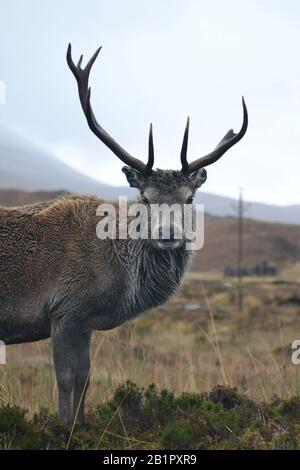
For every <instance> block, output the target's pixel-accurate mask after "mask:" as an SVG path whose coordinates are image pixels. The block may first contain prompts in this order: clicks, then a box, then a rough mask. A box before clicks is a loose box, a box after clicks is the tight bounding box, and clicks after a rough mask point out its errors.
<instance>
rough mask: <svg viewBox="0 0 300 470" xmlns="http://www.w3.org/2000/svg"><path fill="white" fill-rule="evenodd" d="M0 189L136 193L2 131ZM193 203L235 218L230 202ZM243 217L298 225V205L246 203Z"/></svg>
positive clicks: (205, 199) (203, 198)
mask: <svg viewBox="0 0 300 470" xmlns="http://www.w3.org/2000/svg"><path fill="white" fill-rule="evenodd" d="M0 189H17V190H19V191H20V194H21V193H22V191H26V192H33V191H54V192H57V191H69V192H70V191H71V192H77V193H84V194H96V195H98V196H100V197H103V198H108V199H115V198H117V197H118V196H119V195H121V194H122V195H127V196H128V197H133V196H134V195H135V194H136V192H135V190H133V189H131V188H129V187H128V186H120V187H115V186H110V185H107V184H104V183H101V182H99V181H97V180H95V179H93V178H90V177H89V176H86V175H84V174H82V173H80V172H78V171H76V170H75V169H74V168H72V167H70V166H68V165H66V164H65V163H63V162H62V161H61V160H59V159H58V158H56V157H54V156H53V155H51V154H49V153H47V152H46V151H45V150H43V149H40V148H38V147H37V146H35V145H33V144H30V143H28V142H26V141H25V140H23V139H22V138H20V137H17V136H11V135H5V134H4V133H3V132H2V133H1V134H0ZM20 194H19V196H20ZM20 197H21V196H20ZM12 198H13V196H12ZM196 200H197V202H201V203H204V205H205V211H206V212H207V213H209V214H212V215H215V216H221V217H224V216H233V217H234V216H236V212H235V210H234V206H235V205H236V201H235V200H234V199H231V198H228V197H224V196H217V195H214V194H208V193H206V192H205V190H204V191H201V192H199V193H198V195H197V199H196ZM2 204H3V202H2ZM246 215H247V217H248V218H251V219H257V220H264V221H268V222H279V223H290V224H299V225H300V205H292V206H286V207H280V206H276V205H271V204H263V203H257V202H255V203H250V204H249V208H248V211H247V214H246Z"/></svg>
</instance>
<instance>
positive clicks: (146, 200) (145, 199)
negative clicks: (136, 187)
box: [142, 196, 149, 205]
mask: <svg viewBox="0 0 300 470" xmlns="http://www.w3.org/2000/svg"><path fill="white" fill-rule="evenodd" d="M142 203H143V204H146V205H148V204H149V199H147V198H146V196H142Z"/></svg>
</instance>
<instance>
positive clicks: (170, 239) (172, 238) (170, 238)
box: [159, 225, 178, 243]
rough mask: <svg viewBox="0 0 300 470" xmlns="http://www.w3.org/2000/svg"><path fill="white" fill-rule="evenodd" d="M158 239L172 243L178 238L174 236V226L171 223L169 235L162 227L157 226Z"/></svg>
mask: <svg viewBox="0 0 300 470" xmlns="http://www.w3.org/2000/svg"><path fill="white" fill-rule="evenodd" d="M159 240H160V241H161V242H163V243H174V242H175V241H176V240H178V239H177V238H176V237H175V228H174V226H173V225H172V226H171V227H170V230H169V235H166V234H164V230H163V227H161V226H160V227H159Z"/></svg>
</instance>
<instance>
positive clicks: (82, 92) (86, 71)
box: [67, 44, 154, 176]
mask: <svg viewBox="0 0 300 470" xmlns="http://www.w3.org/2000/svg"><path fill="white" fill-rule="evenodd" d="M71 48H72V46H71V44H69V46H68V50H67V63H68V66H69V68H70V70H71V71H72V73H73V75H74V77H75V78H76V81H77V84H78V93H79V99H80V103H81V107H82V109H83V112H84V114H85V117H86V120H87V122H88V125H89V128H90V129H91V131H92V132H93V133H94V134H95V135H96V136H97V137H98V138H99V139H100V140H101V141H102V142H103V143H104V144H105V145H106V146H107V147H108V148H109V149H110V150H112V152H114V154H115V155H117V157H118V158H119V159H120V160H122V162H124V163H126V165H129V166H130V167H131V168H135V169H136V170H137V171H139V172H140V173H142V174H143V175H144V176H149V175H150V174H151V172H152V167H153V163H154V152H153V136H152V125H151V126H150V133H149V156H148V162H147V164H146V165H145V163H143V162H142V161H141V160H139V159H137V158H135V157H133V156H132V155H130V154H129V153H128V152H126V150H124V149H123V148H122V147H121V146H120V145H119V144H118V143H117V142H116V141H115V140H114V139H113V138H112V137H111V136H110V135H109V134H108V133H107V132H106V131H105V130H104V129H103V127H101V126H100V124H99V123H98V122H97V120H96V118H95V115H94V112H93V110H92V106H91V88H90V87H89V75H90V71H91V68H92V66H93V64H94V62H95V60H96V59H97V56H98V54H99V52H100V50H101V47H99V48H98V49H97V50H96V52H95V53H94V55H93V56H92V57H91V59H90V60H89V61H88V63H87V65H86V66H85V68H82V67H81V64H82V59H83V56H82V55H81V56H80V59H79V62H78V64H77V66H76V65H75V64H74V62H73V60H72V53H71Z"/></svg>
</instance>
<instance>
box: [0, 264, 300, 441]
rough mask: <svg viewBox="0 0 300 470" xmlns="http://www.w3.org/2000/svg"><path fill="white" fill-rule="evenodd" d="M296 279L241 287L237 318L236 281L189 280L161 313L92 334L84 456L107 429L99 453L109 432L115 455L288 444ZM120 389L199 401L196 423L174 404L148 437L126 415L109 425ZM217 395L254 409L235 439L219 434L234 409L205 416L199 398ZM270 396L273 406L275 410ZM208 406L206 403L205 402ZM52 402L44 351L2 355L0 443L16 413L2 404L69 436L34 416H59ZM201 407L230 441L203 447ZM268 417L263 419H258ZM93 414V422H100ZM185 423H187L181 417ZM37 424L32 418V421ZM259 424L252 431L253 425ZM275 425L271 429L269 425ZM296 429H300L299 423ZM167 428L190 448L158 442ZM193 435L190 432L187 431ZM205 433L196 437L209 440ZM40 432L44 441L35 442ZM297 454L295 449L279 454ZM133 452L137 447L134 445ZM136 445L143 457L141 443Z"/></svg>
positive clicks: (299, 383)
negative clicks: (220, 390) (219, 389)
mask: <svg viewBox="0 0 300 470" xmlns="http://www.w3.org/2000/svg"><path fill="white" fill-rule="evenodd" d="M299 271H300V270H299V268H298V269H296V268H294V269H293V270H291V269H290V270H289V271H287V272H284V273H282V275H281V277H278V278H274V279H252V278H251V279H248V280H247V279H246V280H245V282H244V311H243V312H237V310H236V308H235V304H236V285H235V279H224V278H223V277H222V276H221V275H219V274H217V273H210V274H203V273H201V274H199V273H191V274H190V275H189V277H188V279H187V281H186V282H185V284H184V285H183V287H182V290H181V292H180V293H179V294H178V295H177V296H176V297H175V298H174V299H173V300H172V301H171V302H170V303H168V304H167V305H165V306H163V307H161V308H159V309H157V310H155V311H153V312H150V313H149V314H146V315H144V316H142V317H141V318H139V319H137V320H135V321H134V322H130V323H128V324H124V325H122V326H121V327H119V328H117V329H116V330H114V331H111V332H105V333H100V332H99V333H95V334H94V337H93V345H92V376H91V386H90V389H89V391H88V396H87V405H88V410H89V412H90V414H91V416H90V421H89V428H88V430H83V431H80V432H83V433H84V436H85V438H86V439H87V441H86V440H85V438H84V439H83V438H82V439H83V441H82V442H83V444H82V446H83V447H85V448H87V447H89V448H90V447H93V445H94V444H95V442H94V441H93V439H96V437H95V434H97V435H98V437H99V433H100V435H101V432H103V431H104V430H105V428H106V426H107V424H108V428H107V429H106V430H105V433H104V434H105V435H104V436H103V438H102V443H101V446H102V445H103V446H106V447H107V442H108V441H107V436H109V433H110V432H112V433H113V434H118V435H121V437H118V438H117V437H116V438H115V439H116V441H114V439H112V440H111V442H112V444H111V445H114V446H116V447H118V446H119V447H122V448H124V447H126V446H127V447H128V446H129V445H133V443H132V441H131V440H130V439H131V438H132V439H133V440H134V439H138V437H137V436H138V435H139V436H141V435H143V436H144V437H143V439H142V440H144V441H145V442H148V444H147V445H152V446H153V445H154V446H155V445H157V446H159V447H169V448H170V446H172V445H173V447H174V446H175V447H174V448H176V445H177V446H179V448H180V446H181V447H184V446H187V445H190V446H191V447H193V448H195V446H196V448H197V446H198V447H199V446H200V447H201V446H204V447H205V446H206V447H210V446H212V447H216V446H217V447H222V446H224V447H230V446H231V447H233V448H238V447H239V446H243V445H245V446H248V447H249V446H250V443H249V442H250V441H251V439H252V441H253V444H252V446H253V447H255V446H257V447H258V446H265V447H264V448H268V446H271V447H276V446H277V447H280V446H284V444H283V441H282V440H281V439H283V437H282V436H281V434H282V435H285V436H286V438H287V436H289V437H288V439H290V440H291V439H292V437H291V436H292V434H293V432H295V429H294V428H295V426H296V427H297V419H298V418H299V416H300V414H299V411H298V408H297V407H298V405H299V403H298V401H297V400H296V401H295V400H294V399H293V397H295V396H297V395H299V391H300V366H298V367H296V366H294V365H293V364H292V362H291V353H292V350H291V344H292V342H293V341H294V340H295V339H300V325H299V319H300V290H299V284H300V272H299ZM127 380H130V381H132V382H134V383H137V384H139V386H140V387H144V388H145V389H147V388H148V387H149V385H150V384H152V383H155V384H156V386H157V387H158V390H162V389H167V390H169V391H172V392H174V394H175V396H176V397H180V396H181V395H182V393H190V394H196V395H190V398H189V400H193V399H195V400H196V401H197V400H198V401H197V406H196V405H195V406H196V408H195V409H197V411H195V416H194V418H193V419H195V422H194V421H193V422H189V419H188V418H187V416H188V415H191V413H190V411H186V417H185V418H182V416H181V411H180V410H181V407H182V406H183V405H182V403H181V404H178V403H177V402H176V399H177V398H176V399H175V398H174V400H175V402H176V403H177V404H174V403H175V402H174V403H173V405H172V406H173V407H175V408H174V409H173V412H172V413H173V418H174V416H175V418H174V419H173V418H172V419H170V420H169V421H168V423H169V424H168V423H160V422H157V421H155V423H154V424H153V427H152V428H151V429H150V430H149V429H148V430H147V429H146V428H145V425H142V423H141V426H144V428H143V430H142V431H141V432H140V433H139V434H135V432H134V426H133V424H132V419H131V418H130V413H129V412H128V413H129V414H128V413H127V414H126V412H123V418H122V415H119V411H118V416H114V417H113V420H112V422H111V423H109V421H110V419H111V414H113V413H114V411H112V410H116V409H117V408H118V396H117V397H116V389H117V387H118V386H120V384H124V383H125V382H126V381H127ZM217 385H222V386H225V387H227V389H228V388H229V389H230V387H236V388H237V391H238V393H239V394H241V397H242V398H241V400H242V401H243V403H244V404H245V403H247V406H248V405H249V407H250V408H251V407H252V408H251V409H254V408H255V410H256V411H255V412H253V413H252V411H251V410H250V411H251V413H252V414H251V413H250V411H249V413H250V415H249V414H248V415H247V416H248V418H247V419H246V421H245V422H244V424H243V426H241V427H239V425H237V424H234V425H232V426H233V427H234V429H235V430H234V429H231V425H229V424H228V425H227V424H224V423H225V422H226V420H227V419H228V420H229V421H228V422H230V423H232V421H231V420H233V421H234V423H235V419H238V420H239V419H240V418H237V417H236V413H237V414H239V413H240V411H241V409H240V411H239V410H238V409H236V408H235V407H233V408H232V409H230V410H227V412H228V413H229V414H230V416H231V415H234V416H235V417H234V416H232V417H230V416H229V415H228V416H227V414H226V413H225V411H226V408H224V407H223V404H222V403H217V406H218V407H219V408H217V409H215V408H210V407H211V406H212V405H211V404H207V403H206V404H204V405H203V403H202V402H203V400H204V398H203V396H202V394H203V393H206V392H208V391H212V390H213V389H214V387H216V386H217ZM125 389H126V386H125ZM134 389H135V388H134ZM122 390H123V392H122ZM122 390H121V392H120V393H125V392H124V388H123V389H122ZM126 390H127V389H126ZM135 390H136V389H135ZM127 391H128V390H127ZM139 393H140V392H139ZM157 393H158V394H159V392H157ZM211 393H212V392H211ZM228 393H229V392H228ZM230 393H231V392H230ZM130 394H131V392H130V393H129V395H130ZM184 396H185V395H184ZM275 396H277V398H276V400H277V401H276V400H274V397H275ZM192 397H194V398H192ZM195 397H197V398H195ZM210 399H211V397H210V398H208V401H210ZM56 400H57V390H56V384H55V377H54V371H53V366H52V357H51V346H50V343H49V341H43V342H39V343H33V344H27V345H16V346H10V347H8V351H7V365H6V366H0V406H1V405H2V408H1V410H0V435H1V413H2V414H3V413H4V418H3V419H4V422H5V419H6V418H5V416H6V415H5V413H12V414H13V413H15V412H17V411H16V409H13V410H12V408H6V405H8V404H9V405H10V406H14V405H16V406H20V407H21V408H22V409H27V410H28V414H27V415H26V416H27V418H28V419H29V420H33V419H35V420H37V421H38V423H39V425H38V426H42V428H43V426H44V429H45V432H46V430H47V426H48V424H47V425H46V424H45V422H46V423H50V424H51V423H52V424H51V426H52V425H53V426H54V427H55V426H56V427H57V429H58V430H59V429H60V431H57V432H58V434H59V433H60V432H62V433H65V434H64V436H69V435H70V430H69V431H66V430H63V429H62V428H61V427H59V425H58V423H56V421H55V418H54V417H50V418H49V416H48V412H47V413H46V412H45V411H42V412H41V408H42V407H46V408H47V409H48V410H49V413H50V414H53V413H54V412H55V410H56ZM145 400H146V399H145V397H144V398H143V399H141V400H140V405H139V406H141V407H142V408H143V407H144V406H146V405H145V403H144V402H145ZM178 400H179V398H178ZM201 400H202V401H201ZM125 401H126V400H125ZM204 401H205V400H204ZM146 402H147V400H146ZM212 403H214V401H212ZM250 404H251V405H250ZM147 406H148V405H147ZM147 406H146V408H147ZM184 406H185V405H184ZM184 406H183V407H184ZM203 406H204V408H205V407H206V406H208V410H210V409H213V411H212V413H211V416H212V418H213V415H214V413H215V412H216V413H219V412H220V413H221V414H222V413H223V412H224V413H225V414H224V416H223V415H222V416H223V417H222V419H221V418H220V419H221V421H220V422H222V423H223V424H222V425H221V427H222V429H223V428H224V426H225V428H226V426H227V427H228V428H229V431H228V430H227V432H228V433H231V432H232V436H231V438H232V439H231V438H230V434H228V436H229V437H228V436H227V434H226V432H225V431H224V432H225V434H226V436H225V437H224V436H223V434H222V433H221V434H220V435H219V434H218V432H219V431H218V432H217V435H214V434H213V435H212V436H211V433H210V432H209V431H207V433H206V434H207V438H209V436H210V437H211V439H212V440H211V441H207V439H206V437H205V439H204V437H203V439H204V440H203V439H202V440H201V439H200V436H199V435H198V434H197V432H198V431H196V430H195V429H196V428H197V426H198V425H197V423H198V424H199V426H200V427H199V432H200V428H201V429H202V427H201V426H202V424H203V423H202V420H204V422H206V421H207V420H209V415H210V412H209V411H208V410H206V408H205V410H206V411H205V412H204V411H203ZM239 406H241V405H239ZM243 406H245V405H243ZM107 407H108V408H109V407H110V408H109V409H110V411H107V413H108V414H107V416H106V418H105V417H103V415H102V412H103V409H107ZM253 407H254V408H253ZM285 407H287V408H288V409H292V412H289V413H287V414H285V412H284V413H283V414H282V413H281V411H280V412H279V411H278V410H281V408H283V409H285ZM184 409H185V408H184ZM266 409H267V410H268V411H267V412H265V411H264V410H266ZM95 410H98V411H96V412H95ZM99 410H100V411H99ZM101 410H102V411H101ZM143 410H144V408H143ZM174 410H175V411H174ZM187 410H189V408H187ZM220 410H221V411H220ZM222 410H223V411H222ZM270 410H271V411H270ZM241 412H242V411H241ZM20 413H21V411H20ZM43 413H44V414H43ZM97 413H98V415H99V413H100V415H99V416H100V417H99V416H98V415H97ZM139 413H140V414H138V415H137V416H140V417H141V420H142V421H143V419H144V420H146V421H147V416H148V415H147V414H146V415H145V416H144V417H143V416H142V415H143V413H144V411H143V412H139ZM141 413H142V414H141ZM182 413H183V415H184V413H185V411H183V412H182ZM203 413H204V414H203ZM243 413H244V411H243ZM274 413H275V415H276V413H277V414H278V413H279V415H280V416H279V417H277V418H276V416H277V415H276V416H275V415H274ZM21 414H22V413H21ZM35 414H38V416H36V417H35V418H34V415H35ZM192 414H193V413H192ZM204 415H205V416H204ZM274 416H275V418H274ZM27 418H26V419H27ZM223 418H224V420H225V421H223ZM20 419H21V418H20ZM22 419H23V418H22ZM149 419H150V418H149ZM191 419H192V418H191ZM218 419H219V418H218ZM23 420H24V419H23ZM43 420H44V421H43ZM97 420H98V421H97ZM182 420H183V421H182ZM197 420H198V421H197ZM257 420H258V422H259V425H258V427H257V426H256V425H255V423H256V422H257ZM21 421H22V420H21ZM12 422H13V420H12ZM26 422H27V421H26ZM43 422H44V424H43ZM122 422H123V425H122ZM218 422H219V421H218ZM273 422H274V423H275V424H274V426H273V424H270V423H273ZM201 423H202V424H201ZM251 423H252V424H251ZM298 423H299V425H300V419H298ZM168 425H170V426H171V427H172V426H175V431H174V429H173V430H172V429H171V430H169V431H170V435H171V436H172V435H173V434H174V433H175V437H174V439H175V440H176V439H177V438H176V435H177V434H178V433H179V435H181V434H180V433H182V432H183V433H184V432H186V433H187V434H188V435H189V437H186V439H187V440H188V443H185V444H183V443H182V442H181V441H180V439H181V438H180V439H179V438H178V439H179V444H176V445H175V444H172V443H168V438H164V437H161V436H165V434H164V433H166V435H167V436H168V432H169V431H168ZM28 426H30V424H28ZM120 426H121V428H120ZM136 426H137V423H136ZM176 426H177V427H178V429H177V431H176ZM203 426H204V427H203V429H204V430H205V429H208V428H209V424H203ZM205 426H206V427H205ZM207 426H208V428H207ZM265 426H267V428H268V429H271V431H270V432H269V434H268V433H267V435H268V436H269V437H268V438H267V437H265V434H264V433H265ZM276 426H277V431H276ZM280 428H282V430H281V431H280ZM137 429H138V427H137ZM166 429H167V430H166ZM193 429H194V431H191V430H193ZM263 429H264V430H263ZM101 430H102V431H101ZM204 430H203V436H204V435H206V434H205V432H204ZM43 432H44V431H43ZM43 432H42V431H41V436H43ZM78 432H79V431H78ZM80 432H79V434H80ZM191 432H192V435H191V436H190V433H191ZM220 432H221V431H220ZM222 432H223V431H222ZM126 433H127V434H126ZM128 433H129V434H128ZM147 433H148V434H147ZM149 433H150V434H149ZM161 433H163V434H161ZM245 433H246V434H247V436H248V437H249V439H250V441H249V442H248V441H247V439H248V438H246V437H247V436H246V437H245V436H244V434H245ZM253 433H254V434H253ZM278 433H279V434H278ZM4 434H5V433H4ZM46 434H47V432H46ZM86 434H87V435H86ZM277 434H278V435H280V437H278V435H277ZM75 435H77V434H76V433H75ZM89 436H90V437H89ZM92 436H94V437H92ZM126 436H127V437H126ZM147 436H148V438H149V439H148V440H147ZM234 436H235V437H234ZM243 436H244V437H243ZM2 437H3V436H2ZM125 438H126V439H127V441H126V439H125ZM7 439H8V437H7V438H6V441H5V442H6V444H5V443H3V439H2V441H0V443H1V444H0V445H1V446H2V447H5V446H8V444H7V442H8V441H7ZM43 439H44V440H43V443H42V444H41V443H39V444H38V445H39V446H41V445H48V447H51V446H52V447H53V446H54V447H55V443H51V442H50V441H51V439H50V441H49V440H48V441H47V438H45V437H44V438H43ZM66 439H67V441H68V438H67V437H65V438H64V439H61V440H60V442H63V443H64V444H63V445H67V441H66ZM74 439H75V440H74V442H73V438H72V442H73V444H70V445H74V446H75V447H80V444H79V443H78V442H79V441H77V440H76V439H77V437H76V438H75V437H74ZM124 439H125V441H124ZM172 439H173V438H172V437H171V440H172ZM245 439H246V440H245ZM278 439H279V440H278ZM92 441H93V442H92ZM252 441H251V442H252ZM279 441H280V442H279ZM46 442H47V443H46ZM49 442H50V443H49ZM180 442H181V443H180ZM245 442H246V444H245ZM289 442H290V441H289ZM45 443H46V444H45ZM298 444H299V443H297V442H296V443H295V442H294V441H293V443H292V444H286V446H287V447H289V446H297V445H298ZM134 445H137V446H138V447H141V446H142V444H141V443H139V444H137V443H136V444H134ZM143 445H144V446H146V447H147V445H146V444H145V443H144V444H143Z"/></svg>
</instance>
